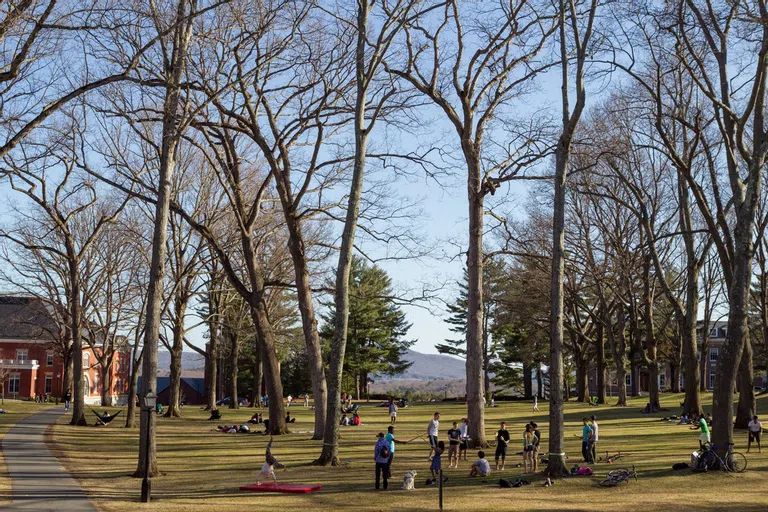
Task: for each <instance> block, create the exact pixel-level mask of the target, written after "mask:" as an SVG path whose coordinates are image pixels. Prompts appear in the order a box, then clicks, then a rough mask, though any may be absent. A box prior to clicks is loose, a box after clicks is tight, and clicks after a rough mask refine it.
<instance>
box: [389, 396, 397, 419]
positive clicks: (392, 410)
mask: <svg viewBox="0 0 768 512" xmlns="http://www.w3.org/2000/svg"><path fill="white" fill-rule="evenodd" d="M389 422H390V423H391V424H392V425H394V424H395V423H396V422H397V404H396V403H395V399H394V398H390V399H389Z"/></svg>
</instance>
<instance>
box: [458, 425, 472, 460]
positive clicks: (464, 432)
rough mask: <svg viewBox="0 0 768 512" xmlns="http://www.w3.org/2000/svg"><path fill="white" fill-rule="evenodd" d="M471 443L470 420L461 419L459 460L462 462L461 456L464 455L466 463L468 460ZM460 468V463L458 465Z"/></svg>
mask: <svg viewBox="0 0 768 512" xmlns="http://www.w3.org/2000/svg"><path fill="white" fill-rule="evenodd" d="M468 443H469V418H462V419H461V426H460V427H459V458H458V460H461V454H462V453H463V454H464V461H466V460H467V444H468ZM456 465H457V466H458V463H457V464H456Z"/></svg>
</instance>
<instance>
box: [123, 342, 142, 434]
mask: <svg viewBox="0 0 768 512" xmlns="http://www.w3.org/2000/svg"><path fill="white" fill-rule="evenodd" d="M136 349H137V347H136V346H134V347H133V351H134V354H135V352H136ZM132 357H135V355H133V354H132ZM143 359H144V351H143V350H142V351H141V353H140V354H139V358H138V359H133V361H134V363H133V367H132V368H131V384H130V386H129V388H128V410H127V411H126V413H125V428H133V424H134V422H135V420H136V394H137V392H138V389H137V388H138V385H139V368H141V364H142V361H143Z"/></svg>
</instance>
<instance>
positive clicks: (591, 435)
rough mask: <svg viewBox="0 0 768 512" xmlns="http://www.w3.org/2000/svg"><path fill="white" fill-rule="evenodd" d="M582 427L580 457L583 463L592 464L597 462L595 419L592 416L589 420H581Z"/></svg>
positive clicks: (596, 426)
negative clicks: (582, 458)
mask: <svg viewBox="0 0 768 512" xmlns="http://www.w3.org/2000/svg"><path fill="white" fill-rule="evenodd" d="M581 421H582V423H583V424H584V426H583V427H582V429H581V455H582V457H584V462H586V463H587V464H594V463H595V461H596V460H597V457H596V454H597V441H598V440H599V436H598V433H599V427H598V424H597V418H596V417H595V415H594V414H593V415H592V417H591V418H582V419H581Z"/></svg>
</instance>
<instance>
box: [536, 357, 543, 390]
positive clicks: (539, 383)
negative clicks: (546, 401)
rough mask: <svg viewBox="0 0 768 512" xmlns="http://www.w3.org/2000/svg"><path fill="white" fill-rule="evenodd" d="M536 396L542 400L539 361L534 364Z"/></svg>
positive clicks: (541, 378) (541, 375) (541, 376)
mask: <svg viewBox="0 0 768 512" xmlns="http://www.w3.org/2000/svg"><path fill="white" fill-rule="evenodd" d="M536 394H537V395H538V397H539V398H544V376H543V374H542V372H541V361H539V362H537V363H536Z"/></svg>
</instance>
